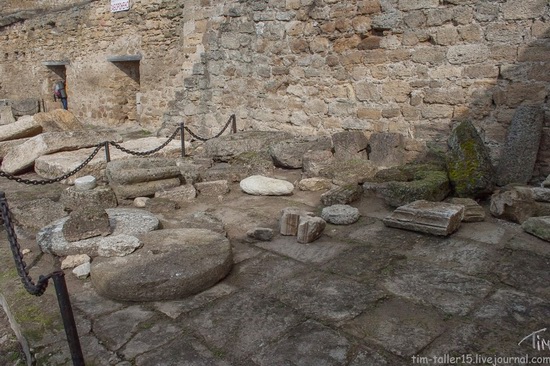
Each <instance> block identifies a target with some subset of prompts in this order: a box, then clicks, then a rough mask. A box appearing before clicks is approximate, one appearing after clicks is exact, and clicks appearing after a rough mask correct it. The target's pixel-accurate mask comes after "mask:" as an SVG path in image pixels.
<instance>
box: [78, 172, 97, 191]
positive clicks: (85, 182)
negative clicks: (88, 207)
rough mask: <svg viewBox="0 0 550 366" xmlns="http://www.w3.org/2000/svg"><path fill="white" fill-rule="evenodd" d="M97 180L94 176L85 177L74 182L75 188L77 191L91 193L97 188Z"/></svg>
mask: <svg viewBox="0 0 550 366" xmlns="http://www.w3.org/2000/svg"><path fill="white" fill-rule="evenodd" d="M96 185H97V183H96V179H95V177H94V176H92V175H85V176H83V177H80V178H76V179H75V180H74V187H75V189H76V190H77V191H90V190H92V189H94V188H95V187H96Z"/></svg>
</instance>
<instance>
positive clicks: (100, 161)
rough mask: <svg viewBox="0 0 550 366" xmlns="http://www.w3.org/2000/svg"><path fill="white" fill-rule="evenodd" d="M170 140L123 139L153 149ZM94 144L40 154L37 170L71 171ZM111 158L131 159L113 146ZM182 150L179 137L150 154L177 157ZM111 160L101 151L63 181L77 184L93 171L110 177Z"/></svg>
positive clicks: (50, 173) (45, 174) (47, 173)
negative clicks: (108, 160) (107, 171)
mask: <svg viewBox="0 0 550 366" xmlns="http://www.w3.org/2000/svg"><path fill="white" fill-rule="evenodd" d="M164 142H166V139H161V138H157V137H144V138H139V139H135V140H128V141H125V142H122V143H120V145H121V146H122V147H124V148H125V149H128V150H131V151H149V150H152V149H154V148H157V147H159V146H160V145H161V144H163V143H164ZM93 150H94V149H93V148H87V149H79V150H76V151H66V152H58V153H54V154H48V155H44V156H41V157H39V158H38V159H36V161H35V162H34V171H35V172H36V173H37V174H38V175H40V176H41V177H42V178H48V179H52V178H57V177H60V176H62V175H64V174H67V173H68V172H71V171H72V170H74V169H75V168H76V167H78V166H79V165H80V164H82V162H83V161H84V160H86V159H87V158H88V157H89V156H90V154H91V153H92V152H93ZM109 151H110V157H111V161H115V160H119V159H128V157H129V155H128V154H127V153H125V152H123V151H121V150H119V149H114V148H111V149H110V150H109ZM180 154H181V145H180V143H179V141H174V140H172V141H170V143H169V144H168V145H166V146H165V147H164V148H163V149H161V150H160V151H159V152H156V153H154V154H151V155H149V157H151V158H154V157H162V158H174V159H175V158H176V157H178V156H180ZM106 165H107V162H106V161H105V157H104V155H103V156H102V154H101V153H99V154H98V156H96V157H95V158H94V159H92V161H90V163H88V165H86V166H85V167H84V168H83V169H82V170H80V171H79V172H78V173H76V174H75V175H73V176H71V177H69V178H67V179H66V180H65V181H63V182H62V183H65V184H73V183H74V180H75V179H76V178H78V177H82V176H85V175H93V176H94V177H96V178H97V179H98V180H102V179H106V178H105V167H106Z"/></svg>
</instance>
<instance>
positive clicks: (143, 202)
mask: <svg viewBox="0 0 550 366" xmlns="http://www.w3.org/2000/svg"><path fill="white" fill-rule="evenodd" d="M149 200H150V198H149V197H136V198H134V207H139V208H143V207H145V206H147V202H149Z"/></svg>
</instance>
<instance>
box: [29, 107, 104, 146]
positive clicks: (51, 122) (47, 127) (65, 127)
mask: <svg viewBox="0 0 550 366" xmlns="http://www.w3.org/2000/svg"><path fill="white" fill-rule="evenodd" d="M32 118H33V119H34V121H35V122H37V123H38V124H40V126H42V128H43V129H44V131H76V130H81V129H83V128H84V126H83V125H82V124H81V123H80V121H79V120H78V119H77V118H76V116H75V115H74V114H73V113H72V112H70V111H68V110H65V109H54V110H52V111H49V112H40V113H37V114H35V115H34V116H32ZM98 142H99V141H98Z"/></svg>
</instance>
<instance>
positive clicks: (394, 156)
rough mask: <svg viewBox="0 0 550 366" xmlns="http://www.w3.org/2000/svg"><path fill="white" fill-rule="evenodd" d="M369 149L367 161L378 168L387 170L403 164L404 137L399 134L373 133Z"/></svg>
mask: <svg viewBox="0 0 550 366" xmlns="http://www.w3.org/2000/svg"><path fill="white" fill-rule="evenodd" d="M369 147H370V149H369V150H370V152H369V154H368V156H369V160H371V161H372V162H373V163H374V164H376V165H377V166H378V167H384V168H389V167H392V166H398V165H403V164H404V163H405V137H404V136H403V135H401V134H400V133H389V132H376V133H373V134H372V135H371V136H370V138H369Z"/></svg>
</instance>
